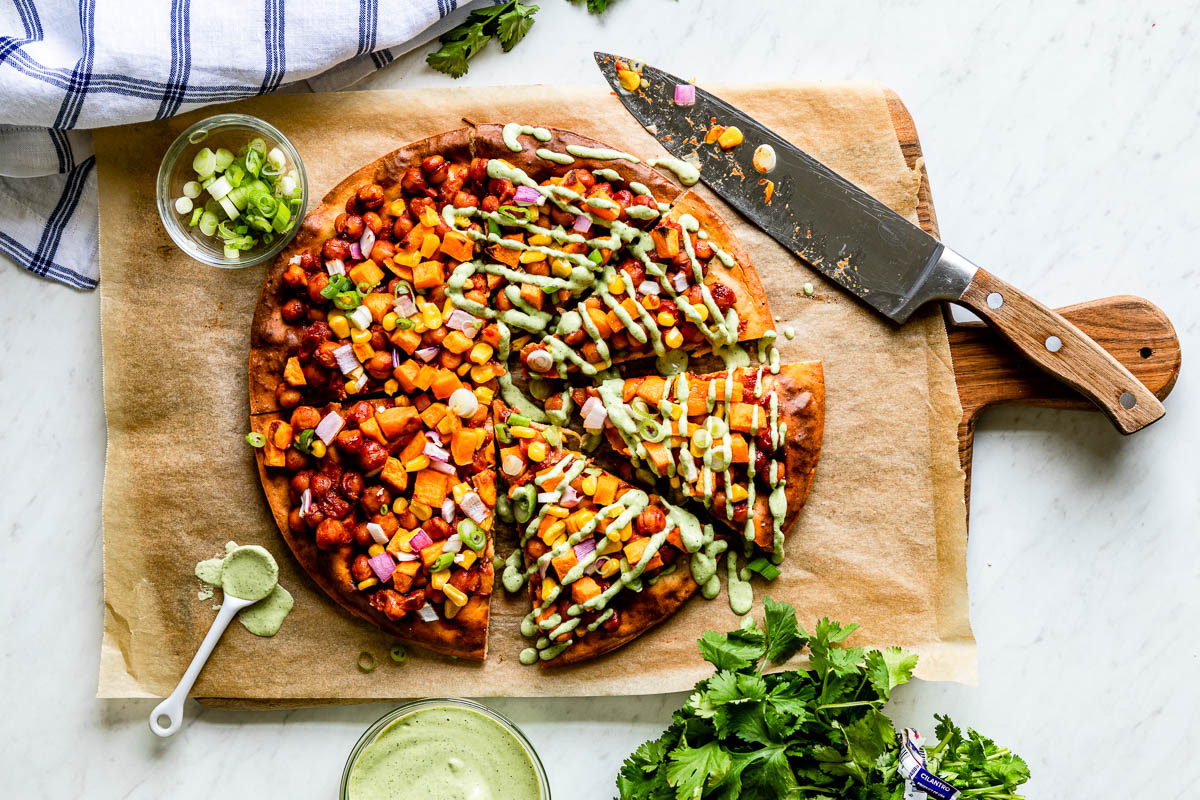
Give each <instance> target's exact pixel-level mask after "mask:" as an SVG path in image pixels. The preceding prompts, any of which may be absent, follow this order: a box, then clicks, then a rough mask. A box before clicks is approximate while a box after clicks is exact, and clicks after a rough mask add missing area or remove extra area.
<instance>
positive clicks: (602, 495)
mask: <svg viewBox="0 0 1200 800" xmlns="http://www.w3.org/2000/svg"><path fill="white" fill-rule="evenodd" d="M593 497H594V499H595V501H596V505H598V506H611V505H612V504H613V503H615V502H616V500H617V478H616V476H614V475H609V474H607V473H605V474H603V475H599V476H597V477H596V494H595V495H594V496H593Z"/></svg>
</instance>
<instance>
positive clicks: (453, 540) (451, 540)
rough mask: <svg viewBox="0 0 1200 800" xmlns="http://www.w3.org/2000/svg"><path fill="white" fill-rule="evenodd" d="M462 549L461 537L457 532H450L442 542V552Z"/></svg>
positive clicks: (453, 551)
mask: <svg viewBox="0 0 1200 800" xmlns="http://www.w3.org/2000/svg"><path fill="white" fill-rule="evenodd" d="M459 550H462V538H461V537H460V536H459V535H458V534H457V533H452V534H450V536H448V537H447V538H446V541H444V542H442V552H443V553H457V552H458V551H459Z"/></svg>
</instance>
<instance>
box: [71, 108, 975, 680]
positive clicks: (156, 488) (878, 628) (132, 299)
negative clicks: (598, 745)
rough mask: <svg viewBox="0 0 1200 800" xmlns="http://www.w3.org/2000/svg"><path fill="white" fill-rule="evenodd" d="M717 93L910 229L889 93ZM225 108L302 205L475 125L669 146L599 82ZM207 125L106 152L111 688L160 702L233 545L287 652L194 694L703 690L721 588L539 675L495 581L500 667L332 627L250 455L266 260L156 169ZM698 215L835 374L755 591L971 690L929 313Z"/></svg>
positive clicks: (155, 132) (808, 355) (329, 611)
mask: <svg viewBox="0 0 1200 800" xmlns="http://www.w3.org/2000/svg"><path fill="white" fill-rule="evenodd" d="M720 94H722V95H723V96H724V97H726V98H727V99H729V100H730V101H732V102H734V103H736V104H737V105H739V106H740V107H742V108H743V109H745V110H746V111H747V112H749V113H750V114H752V115H753V116H755V117H757V118H758V119H760V120H762V121H763V122H764V123H766V124H767V125H770V126H771V127H773V128H774V129H775V130H777V131H779V132H780V133H782V134H783V135H785V136H788V137H789V138H791V139H792V140H794V141H795V142H796V143H797V144H799V145H800V146H801V147H803V148H804V149H806V150H808V151H809V152H811V153H813V154H814V155H815V156H816V157H818V158H819V159H821V160H822V161H824V162H825V163H826V164H829V165H830V166H831V167H833V168H834V169H835V170H837V171H839V172H840V173H841V174H842V175H845V176H846V177H847V178H849V179H851V180H853V181H855V182H856V183H858V184H860V185H862V186H863V187H865V188H866V189H867V190H869V191H870V192H872V193H873V194H875V195H876V196H877V197H879V198H880V199H881V200H883V201H884V202H885V203H887V204H888V205H890V206H891V207H892V208H895V209H896V210H897V211H899V212H901V213H903V214H906V215H908V216H909V217H910V218H913V219H915V208H916V197H917V189H918V186H919V183H920V176H919V174H918V173H916V172H914V171H913V170H910V169H909V168H908V167H907V166H906V165H905V163H904V159H903V157H902V155H901V152H900V149H899V146H898V144H897V141H896V135H895V131H894V129H893V127H892V122H891V118H890V115H889V112H888V108H887V105H886V101H885V98H884V94H883V91H882V89H881V88H879V87H878V86H874V85H869V86H860V85H836V86H830V85H821V86H817V85H785V86H755V87H720ZM231 108H233V109H236V110H238V111H243V112H246V113H250V114H255V115H257V116H260V117H262V118H264V119H266V120H268V121H270V122H271V123H273V124H275V125H276V126H278V127H279V128H280V129H281V130H283V131H284V133H286V134H287V135H288V136H289V137H291V138H292V140H293V141H294V142H295V144H296V145H297V147H298V148H299V150H300V152H301V154H302V155H303V157H304V159H305V164H306V166H307V169H308V176H309V185H310V194H311V195H312V197H313V198H314V199H313V202H315V201H316V198H319V197H320V196H321V195H323V194H324V192H325V191H326V190H327V189H328V188H329V187H331V186H333V185H334V184H335V183H337V182H338V181H339V180H341V179H342V178H343V177H344V176H345V175H347V174H349V173H350V172H351V171H353V170H354V169H356V168H357V167H359V166H360V165H362V164H364V163H366V162H368V161H370V160H372V159H374V158H376V157H377V156H379V155H381V154H383V153H385V152H388V151H390V150H392V149H394V148H395V147H398V146H400V145H402V144H404V143H406V142H409V141H411V140H414V139H419V138H422V137H424V136H428V135H430V134H433V133H437V132H439V131H442V130H446V129H448V128H452V127H457V126H459V125H461V124H462V121H461V119H462V118H463V117H466V118H469V119H472V120H474V121H477V122H506V121H519V122H525V123H530V124H548V125H556V126H560V127H563V128H568V129H572V130H575V131H578V132H580V133H584V134H587V135H589V136H593V137H595V138H597V139H600V140H602V141H605V142H608V143H609V144H611V145H613V146H615V147H618V148H621V149H624V150H628V151H631V152H633V153H637V154H640V155H642V156H644V157H645V156H652V155H656V154H659V153H660V152H661V151H660V150H659V148H658V146H657V144H656V143H655V141H654V140H653V138H652V137H650V136H649V135H648V134H647V133H646V132H645V131H643V130H642V129H641V127H640V126H638V125H637V123H635V122H634V121H633V119H632V118H631V117H630V116H629V115H627V114H626V113H625V112H624V110H623V109H622V108H621V106H620V104H619V103H618V102H617V100H616V98H614V97H612V96H611V95H610V94H609V93H608V92H607V91H605V90H603V89H601V88H599V87H586V88H581V87H575V88H557V87H548V86H537V87H509V88H464V89H439V90H436V91H435V90H428V91H412V92H354V93H345V94H330V95H288V96H278V97H267V98H260V99H256V100H253V101H247V102H243V103H239V104H237V105H235V106H232V107H231ZM218 111H219V110H218V109H208V110H205V111H203V112H197V113H194V114H189V115H184V116H181V117H176V118H174V119H170V120H166V121H163V122H154V123H145V124H139V125H131V126H126V127H122V128H113V129H107V130H101V131H97V133H96V137H95V140H96V154H97V162H98V169H99V178H100V213H101V230H100V232H101V243H100V251H101V263H102V266H103V270H102V274H103V280H102V281H101V284H100V290H101V314H102V333H103V350H104V398H105V407H106V410H107V414H108V427H109V444H108V459H107V470H106V476H105V486H104V509H103V513H104V546H105V551H104V589H105V625H104V641H103V645H102V650H101V664H100V682H99V696H101V697H137V696H148V695H163V694H166V693H167V692H168V691H169V690H170V689H171V688H172V687H173V686H174V684H175V682H176V680H177V679H178V677H179V675H180V674H181V673H182V672H183V670H184V668H185V666H186V665H187V662H188V660H189V659H190V658H191V657H192V654H193V653H194V652H195V649H196V647H197V645H198V644H199V642H200V640H201V639H202V638H203V636H204V634H205V632H206V631H207V629H208V627H209V624H210V623H211V622H212V619H213V617H214V614H215V612H214V611H213V605H214V602H215V600H207V601H202V600H199V599H198V598H197V589H198V588H199V586H198V584H197V581H196V580H195V578H194V577H193V576H192V570H193V567H194V565H195V564H196V562H197V561H199V560H201V559H204V558H208V557H210V556H212V555H215V554H217V553H218V552H220V551H221V548H222V545H223V544H224V543H225V542H226V541H227V540H229V539H234V540H236V541H237V542H239V543H254V544H261V545H263V546H265V547H266V548H267V549H268V550H270V551H271V552H272V553H273V554H274V555H275V557H276V559H277V560H278V561H279V566H280V581H281V583H282V584H283V585H284V586H285V587H287V588H288V589H289V590H290V591H291V592H292V593H293V594H294V595H295V598H296V606H295V610H294V611H293V612H292V614H291V616H290V617H289V618H288V619H287V621H286V622H285V623H284V625H283V629H282V630H281V631H280V632H279V634H278V635H277V636H275V637H274V638H273V639H262V638H257V637H255V636H253V635H251V634H249V633H248V632H246V631H245V630H243V629H242V628H241V626H238V625H233V626H231V627H230V629H229V631H228V632H227V633H226V634H225V639H224V641H223V642H222V643H221V645H220V647H219V648H218V649H217V651H216V653H215V654H214V656H213V657H212V659H211V660H210V661H209V662H208V666H207V667H206V668H205V670H204V672H203V674H202V675H201V676H200V680H199V682H198V683H197V684H196V688H195V694H196V695H198V696H201V697H212V698H224V699H226V700H230V699H232V700H242V701H248V700H265V701H272V702H274V703H275V704H293V703H296V702H314V703H317V702H322V701H328V700H331V699H332V700H348V699H366V698H390V697H412V696H418V695H427V694H446V693H452V694H458V695H465V696H491V695H513V696H529V695H606V694H651V693H657V692H667V691H677V690H681V689H685V688H689V687H690V686H691V685H692V684H693V683H694V682H695V681H696V680H698V679H699V678H701V677H704V676H706V675H707V674H709V672H710V667H709V666H708V665H707V664H705V663H704V662H702V661H701V659H700V657H699V654H698V652H697V649H696V638H697V637H698V636H699V634H700V633H701V632H702V631H704V630H707V629H716V630H722V631H723V630H728V629H732V628H734V627H736V626H737V624H738V619H737V618H736V617H735V616H734V615H733V614H732V612H731V611H730V610H729V605H728V603H727V601H726V600H725V597H724V592H722V595H721V597H719V598H718V599H716V600H713V601H705V600H704V599H703V598H701V597H700V596H699V595H697V596H696V597H695V598H694V599H693V600H692V601H691V602H690V603H688V604H687V605H686V606H685V607H684V608H683V609H682V610H681V611H680V612H679V613H678V614H676V615H675V616H674V617H673V618H672V619H670V620H668V621H666V622H664V623H663V624H662V625H660V626H659V627H658V628H656V629H655V630H653V631H651V632H650V633H648V634H646V635H645V636H643V637H642V638H640V639H638V640H637V641H635V642H633V643H632V644H630V645H628V646H626V647H624V648H622V649H621V650H619V651H617V652H616V653H614V654H612V655H611V656H608V657H605V658H602V659H600V660H599V661H596V662H593V663H591V664H586V665H581V666H579V667H576V668H570V669H567V670H557V671H554V672H550V673H546V672H542V671H539V670H538V669H536V668H528V667H523V666H521V665H520V664H519V663H518V661H517V653H518V652H519V651H520V649H521V648H522V647H524V646H525V644H526V643H525V640H524V639H523V638H522V637H521V635H520V633H519V631H518V623H519V621H520V618H521V616H522V615H523V614H524V613H525V612H526V610H527V606H526V603H527V600H526V597H525V595H524V594H522V595H520V596H518V597H513V598H510V597H506V596H505V594H504V592H503V590H502V589H501V588H500V586H499V583H497V590H496V593H495V595H494V596H493V601H492V629H491V645H490V654H489V657H488V660H487V662H486V664H483V665H477V664H468V663H463V662H456V661H453V660H451V659H446V658H442V657H438V656H434V655H431V654H426V653H423V652H414V653H413V654H412V655H411V657H410V659H409V662H408V663H407V664H406V665H405V666H403V667H395V666H393V665H392V664H391V663H390V662H389V660H388V658H387V650H388V648H389V647H390V646H391V642H390V641H389V639H388V638H387V637H386V636H384V635H383V634H381V633H380V632H378V631H377V630H375V629H374V628H372V627H370V626H369V625H366V624H364V623H361V622H358V621H355V620H353V619H351V618H350V617H349V616H347V615H346V614H345V613H343V612H342V611H340V610H339V609H338V608H337V607H335V606H334V604H333V603H332V602H330V601H328V600H327V599H326V597H325V596H324V595H323V594H322V593H320V591H319V590H317V589H316V587H315V586H314V585H313V584H312V582H311V581H310V580H309V579H308V578H307V577H306V576H305V575H304V574H302V573H299V572H298V571H297V567H296V565H295V563H294V561H293V560H292V558H291V555H290V553H289V551H288V550H287V548H286V545H285V544H284V543H283V541H282V538H281V537H280V535H279V533H278V531H277V530H276V528H275V525H274V523H273V521H272V519H271V516H270V515H269V513H268V509H267V505H266V502H265V500H264V499H263V495H262V491H261V489H260V487H259V482H258V477H257V475H256V473H255V467H254V458H253V455H252V453H251V451H250V448H248V447H247V446H246V445H245V444H244V443H243V441H242V437H243V435H244V433H245V431H246V430H247V425H248V422H247V408H248V400H247V392H246V361H247V353H248V347H249V325H250V318H251V314H252V312H253V309H254V304H255V302H256V300H257V297H258V291H259V285H260V283H261V281H262V278H263V274H264V271H265V269H266V267H265V266H259V267H255V268H250V269H246V270H240V271H236V270H235V271H230V270H220V269H214V268H211V267H206V266H204V265H201V264H198V263H196V262H193V261H191V260H189V259H188V258H187V257H186V256H185V255H183V253H181V252H180V251H179V250H178V249H176V248H175V247H174V246H173V244H172V243H171V241H170V240H169V238H168V237H167V235H166V233H165V232H164V231H163V229H162V227H161V225H160V223H159V220H158V217H157V212H156V210H155V204H154V179H155V170H156V169H157V166H158V162H159V159H160V156H161V155H162V154H163V153H164V152H165V151H166V149H167V147H168V145H169V144H170V143H171V141H172V140H173V139H174V138H175V136H176V135H177V134H178V133H179V132H180V131H182V130H183V129H184V128H185V127H186V126H188V125H189V124H191V123H192V122H194V121H195V120H196V119H198V118H199V117H200V116H203V115H207V114H212V113H218ZM708 199H709V201H710V202H713V203H714V205H715V206H716V207H717V209H718V210H719V211H720V212H721V213H722V214H723V215H724V216H725V218H726V219H727V220H729V221H730V223H731V224H733V225H734V227H735V228H736V230H737V232H738V234H739V235H740V236H741V238H742V241H743V243H744V244H745V246H746V249H747V251H748V252H749V253H750V255H751V258H752V259H753V261H754V263H755V265H756V267H757V268H758V271H759V274H760V275H761V277H762V282H763V284H764V286H765V287H766V291H767V296H768V300H769V302H770V306H771V310H772V313H773V314H775V315H776V319H777V321H778V327H779V330H780V332H781V333H780V336H779V347H780V350H781V351H782V356H783V358H784V360H806V359H821V360H823V361H824V369H825V379H826V382H827V392H828V394H827V398H828V399H827V407H826V427H825V441H824V448H823V450H822V453H821V461H820V465H819V467H818V469H817V475H816V481H815V483H814V486H813V489H812V494H811V496H810V497H809V500H808V505H807V507H806V508H805V509H804V512H803V514H802V515H801V517H800V521H799V524H798V526H797V528H796V529H795V530H794V531H793V532H792V534H791V536H790V537H789V539H788V544H787V558H786V561H785V563H784V565H783V567H784V572H783V575H782V577H780V578H779V579H777V580H776V581H775V582H774V583H772V584H769V585H766V584H762V583H759V582H757V579H756V593H757V595H758V596H759V597H760V598H761V596H762V594H763V593H765V592H769V593H770V594H771V595H772V596H774V597H775V598H776V599H779V600H787V601H789V602H791V603H792V604H794V605H795V606H796V608H797V609H798V612H799V616H800V620H801V622H802V624H805V625H807V626H810V627H811V625H812V624H813V623H814V622H815V620H816V619H818V618H820V617H822V616H830V617H833V618H835V619H840V620H842V621H844V622H849V621H857V622H859V623H861V624H862V630H861V632H860V633H858V634H855V637H854V639H853V640H852V641H853V642H855V643H858V644H875V645H893V644H900V645H904V646H907V647H910V648H913V649H915V650H916V651H917V652H919V653H920V656H921V660H920V665H919V667H918V670H917V674H918V675H920V676H922V677H925V678H928V679H950V680H959V681H967V682H970V681H973V680H974V679H975V675H976V662H975V643H974V639H973V637H972V634H971V629H970V624H969V620H968V616H967V584H966V562H965V551H966V533H967V532H966V515H965V509H964V503H963V474H962V472H961V470H960V468H959V461H958V453H957V440H956V436H955V431H956V427H957V424H958V420H959V417H960V415H961V409H960V407H959V404H958V398H957V393H956V391H955V386H954V379H953V374H952V370H951V364H950V352H949V347H948V344H947V340H946V334H945V329H944V327H943V324H942V321H941V317H940V315H938V314H937V313H934V312H931V313H928V314H926V315H924V316H922V317H920V318H918V319H915V320H914V321H912V322H910V323H909V324H908V325H906V326H904V327H903V328H900V329H898V330H897V329H894V328H893V327H891V326H890V325H888V324H887V323H885V322H884V321H882V319H881V318H877V317H875V316H874V315H872V314H871V313H870V312H868V311H866V310H864V309H863V308H862V307H861V306H859V305H858V304H857V303H856V302H855V301H853V300H852V299H851V298H850V297H849V296H847V295H844V294H843V293H842V292H841V291H840V290H838V289H837V288H835V287H834V286H832V285H830V284H827V283H826V282H825V281H823V280H822V279H821V277H820V276H819V275H818V274H816V273H815V272H812V271H811V270H809V269H807V268H806V267H804V266H803V265H801V264H800V262H798V261H797V260H795V259H794V258H793V257H791V256H790V255H788V254H787V253H786V252H785V251H784V250H782V249H781V248H780V247H778V246H777V245H776V244H775V243H774V242H772V241H771V240H770V239H768V238H767V236H766V235H765V234H763V233H761V232H760V231H758V230H757V229H756V228H754V227H753V226H750V225H748V224H746V223H745V222H744V221H743V220H741V219H740V218H739V217H738V216H737V214H736V213H735V212H733V211H732V210H730V209H728V208H727V207H725V206H723V205H722V204H721V203H720V201H717V200H715V199H714V198H713V197H711V195H708ZM806 281H808V282H812V283H813V285H814V286H815V287H816V292H815V294H814V295H813V296H812V297H805V296H804V293H803V291H802V286H803V284H804V283H805V282H806ZM787 326H792V327H794V328H795V330H796V338H795V339H794V340H792V341H788V340H786V339H785V338H784V336H783V335H782V331H783V329H784V328H785V327H787ZM723 570H724V568H723V567H722V572H723ZM219 597H220V595H219V594H218V595H217V599H219ZM755 613H756V614H759V613H761V609H760V608H756V610H755ZM363 650H369V651H372V652H373V653H374V654H375V655H376V657H377V658H378V659H379V662H380V665H379V668H378V669H376V670H375V671H374V672H372V673H363V672H361V671H360V670H359V669H357V667H356V666H355V660H356V658H357V656H358V654H359V652H360V651H363ZM413 650H415V648H413Z"/></svg>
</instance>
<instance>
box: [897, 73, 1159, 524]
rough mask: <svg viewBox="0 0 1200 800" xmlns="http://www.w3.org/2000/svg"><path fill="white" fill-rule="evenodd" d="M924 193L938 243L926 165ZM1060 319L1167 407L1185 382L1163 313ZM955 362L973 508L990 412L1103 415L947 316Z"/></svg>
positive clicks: (1086, 311)
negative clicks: (979, 445) (974, 460)
mask: <svg viewBox="0 0 1200 800" xmlns="http://www.w3.org/2000/svg"><path fill="white" fill-rule="evenodd" d="M887 98H888V106H889V108H890V110H891V112H892V125H893V126H894V127H895V129H896V138H897V139H898V140H899V142H900V149H901V151H902V152H903V153H904V159H905V161H907V162H908V165H909V167H913V168H915V167H916V166H917V164H918V160H919V159H921V142H920V139H918V137H917V129H916V126H915V125H914V124H913V120H912V116H911V115H910V114H909V113H908V109H907V108H905V106H904V103H903V102H901V100H900V98H899V97H898V96H897V95H896V94H895V93H893V92H891V91H890V90H889V91H888V92H887ZM920 169H921V188H920V191H919V194H918V198H917V217H918V219H919V221H920V224H921V227H922V228H924V229H925V230H926V231H928V232H929V233H931V234H933V235H934V236H939V232H938V225H937V216H936V214H935V213H934V210H933V197H932V195H931V194H930V191H929V176H928V175H926V174H925V166H924V163H923V162H921V165H920ZM1058 312H1059V313H1060V314H1062V315H1063V316H1064V317H1066V318H1067V319H1069V320H1070V321H1071V322H1073V323H1074V324H1075V325H1077V326H1078V327H1079V328H1080V329H1081V330H1082V331H1083V332H1084V333H1086V334H1087V335H1088V336H1090V337H1092V338H1093V339H1094V340H1096V342H1098V343H1099V344H1100V345H1101V346H1102V347H1103V348H1104V349H1105V350H1107V351H1109V352H1110V353H1112V354H1113V355H1114V356H1116V357H1117V359H1118V360H1119V361H1120V362H1121V363H1122V364H1124V365H1125V367H1126V368H1128V369H1129V371H1130V372H1132V373H1133V374H1134V375H1135V376H1136V377H1137V378H1138V380H1140V381H1141V382H1142V383H1144V384H1146V386H1147V387H1148V388H1149V389H1150V390H1151V391H1152V392H1154V394H1155V395H1157V396H1158V398H1159V399H1160V400H1161V399H1163V398H1165V397H1166V396H1167V395H1168V394H1170V392H1171V389H1172V387H1174V386H1175V379H1176V378H1178V377H1179V366H1180V358H1181V357H1180V350H1179V339H1178V338H1177V337H1176V335H1175V328H1174V326H1172V325H1171V321H1170V320H1169V319H1167V316H1166V314H1164V313H1163V312H1162V311H1161V310H1159V308H1158V307H1157V306H1155V305H1154V304H1153V303H1151V302H1149V301H1148V300H1143V299H1142V298H1140V297H1133V296H1131V295H1118V296H1116V297H1108V298H1105V299H1103V300H1091V301H1088V302H1085V303H1079V304H1078V305H1072V306H1066V307H1065V308H1060V309H1058ZM944 313H945V317H946V328H947V331H948V333H949V337H950V354H951V357H952V358H953V360H954V378H955V381H956V383H957V385H958V396H959V400H960V401H961V402H962V407H963V416H962V420H961V421H960V422H959V424H958V454H959V458H960V459H961V461H962V466H963V470H964V471H965V472H966V474H967V483H966V501H967V508H968V511H969V510H970V505H971V451H972V448H973V447H974V444H975V422H976V421H977V420H978V419H979V414H980V412H981V411H983V410H984V409H985V408H988V407H989V406H995V405H1018V406H1040V407H1043V408H1073V409H1087V410H1092V411H1098V410H1099V409H1097V408H1096V406H1094V405H1092V403H1091V402H1089V401H1088V400H1085V399H1084V398H1083V397H1081V396H1080V395H1078V394H1076V393H1075V392H1074V391H1073V390H1071V389H1070V388H1068V387H1067V386H1066V385H1065V384H1062V383H1060V382H1058V381H1056V380H1054V379H1053V378H1050V377H1049V376H1047V375H1046V374H1045V373H1043V372H1041V371H1040V370H1039V369H1038V368H1037V367H1035V366H1034V365H1033V363H1032V362H1030V361H1028V360H1026V359H1025V358H1023V357H1022V356H1021V355H1020V354H1018V353H1017V352H1016V351H1015V350H1014V349H1013V348H1012V347H1010V346H1009V345H1008V344H1007V343H1006V342H1005V341H1004V340H1002V339H1001V338H1000V337H999V336H997V335H996V334H995V333H993V332H992V330H991V329H990V328H988V327H987V326H986V325H984V324H983V323H961V322H955V321H954V320H953V318H952V317H951V315H950V311H949V306H948V305H947V306H945V309H944Z"/></svg>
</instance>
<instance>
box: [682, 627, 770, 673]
mask: <svg viewBox="0 0 1200 800" xmlns="http://www.w3.org/2000/svg"><path fill="white" fill-rule="evenodd" d="M699 644H700V654H701V655H702V656H704V660H705V661H707V662H709V663H710V664H712V665H713V666H714V667H716V668H717V669H731V670H742V669H750V668H751V667H754V666H756V665H757V664H758V662H759V660H760V659H762V657H763V655H764V654H765V653H766V651H767V647H766V638H765V637H764V636H763V633H762V631H760V630H759V629H758V628H757V627H752V628H742V629H740V630H736V631H730V632H729V633H716V632H715V631H705V632H704V633H703V634H702V635H701V636H700V642H699Z"/></svg>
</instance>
